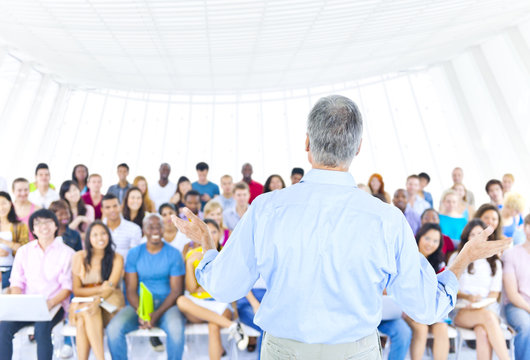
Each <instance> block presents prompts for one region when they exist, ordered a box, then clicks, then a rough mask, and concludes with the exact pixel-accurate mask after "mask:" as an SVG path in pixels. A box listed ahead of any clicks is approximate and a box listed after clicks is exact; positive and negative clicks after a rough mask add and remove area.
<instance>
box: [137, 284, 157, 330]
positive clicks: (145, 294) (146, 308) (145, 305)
mask: <svg viewBox="0 0 530 360" xmlns="http://www.w3.org/2000/svg"><path fill="white" fill-rule="evenodd" d="M154 310H155V305H154V303H153V294H151V291H149V289H148V288H147V286H145V284H144V283H143V282H140V299H139V303H138V316H139V317H140V319H142V320H143V321H151V313H152V312H153V311H154Z"/></svg>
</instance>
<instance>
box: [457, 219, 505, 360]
mask: <svg viewBox="0 0 530 360" xmlns="http://www.w3.org/2000/svg"><path fill="white" fill-rule="evenodd" d="M486 227H487V225H486V224H485V223H484V222H482V220H479V219H473V220H471V221H470V222H469V223H468V224H467V225H466V227H465V228H464V231H462V236H461V241H460V244H459V245H458V251H462V249H463V247H464V246H465V245H466V243H467V242H468V241H471V240H473V238H474V237H475V236H477V235H478V234H479V233H481V232H482V231H483V230H484V229H485V228H486ZM455 258H456V254H454V255H453V256H451V258H450V259H449V265H451V263H452V261H454V259H455ZM459 284H460V286H459V289H458V301H457V305H459V303H463V305H464V306H466V307H464V308H455V310H453V311H452V312H451V315H452V317H453V323H454V324H455V325H456V326H459V327H462V328H466V329H473V330H474V331H475V335H476V342H477V349H476V351H477V359H491V355H492V350H493V351H495V354H496V355H497V357H498V358H499V359H501V360H508V359H509V358H510V356H509V354H508V348H507V347H506V341H505V340H504V334H503V332H502V329H501V326H500V319H499V311H498V304H497V303H496V302H495V303H493V304H492V305H489V306H487V307H481V308H479V309H473V308H471V304H473V303H477V302H479V301H482V300H484V299H486V298H492V299H498V298H499V295H500V293H501V290H502V264H501V261H500V260H499V257H498V256H497V255H494V256H492V257H490V258H487V259H480V260H476V261H474V262H472V263H471V264H470V265H469V266H468V268H467V270H466V271H464V273H462V275H461V276H460V279H459Z"/></svg>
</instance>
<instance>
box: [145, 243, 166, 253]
mask: <svg viewBox="0 0 530 360" xmlns="http://www.w3.org/2000/svg"><path fill="white" fill-rule="evenodd" d="M162 246H164V243H163V242H160V243H158V244H156V245H153V244H151V243H150V242H149V241H148V242H147V244H146V245H145V247H146V248H147V251H149V252H150V253H151V254H156V253H157V252H159V251H160V250H162Z"/></svg>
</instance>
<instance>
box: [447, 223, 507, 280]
mask: <svg viewBox="0 0 530 360" xmlns="http://www.w3.org/2000/svg"><path fill="white" fill-rule="evenodd" d="M493 231H494V229H493V227H491V226H488V227H487V228H486V229H484V230H482V232H481V233H480V234H478V235H477V236H475V237H474V238H473V239H470V240H469V241H468V242H467V243H466V244H465V245H464V248H463V249H462V251H460V253H459V254H458V256H457V257H456V259H455V261H454V262H453V264H451V266H449V270H451V271H452V272H453V273H454V274H455V275H456V277H457V278H459V277H460V275H461V274H462V272H463V271H464V269H465V268H467V266H468V265H469V264H470V263H472V262H473V261H475V260H478V259H486V258H489V257H490V256H493V255H495V254H499V253H501V252H502V251H504V250H506V249H508V247H509V246H510V244H511V243H512V239H511V238H507V239H502V240H495V241H488V236H490V235H491V234H492V233H493Z"/></svg>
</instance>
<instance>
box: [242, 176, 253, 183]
mask: <svg viewBox="0 0 530 360" xmlns="http://www.w3.org/2000/svg"><path fill="white" fill-rule="evenodd" d="M243 181H244V182H246V183H247V184H250V182H251V181H252V178H251V177H248V178H246V177H244V178H243Z"/></svg>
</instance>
